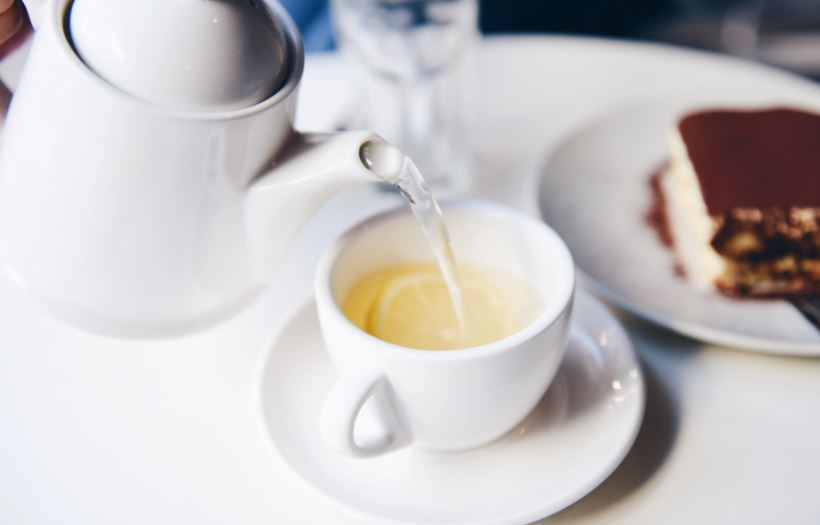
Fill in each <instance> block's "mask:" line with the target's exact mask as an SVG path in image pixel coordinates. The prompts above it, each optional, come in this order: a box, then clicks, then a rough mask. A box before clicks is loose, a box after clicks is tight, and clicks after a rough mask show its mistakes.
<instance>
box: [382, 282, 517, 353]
mask: <svg viewBox="0 0 820 525" xmlns="http://www.w3.org/2000/svg"><path fill="white" fill-rule="evenodd" d="M465 270H466V271H465ZM493 277H494V276H493V274H492V272H489V273H488V272H487V271H486V270H481V269H473V268H469V269H466V268H460V282H461V293H462V304H463V317H464V319H459V318H458V316H457V315H456V310H455V308H454V306H453V303H452V300H451V299H450V293H449V290H448V288H447V284H446V282H445V281H444V278H443V277H442V275H441V273H440V272H439V271H438V269H437V268H435V267H433V268H431V269H425V270H423V271H419V270H417V271H412V272H404V273H400V274H399V275H397V276H395V277H393V278H391V279H387V281H386V283H385V284H384V287H383V288H382V291H381V294H380V295H379V297H378V298H377V299H376V301H375V302H374V305H373V308H372V310H371V312H370V315H369V319H368V327H367V331H368V332H369V333H371V334H372V335H374V336H376V337H378V338H379V339H382V340H384V341H388V342H390V343H394V344H397V345H401V346H406V347H409V348H418V349H425V350H445V349H455V348H465V347H470V346H478V345H481V344H485V343H489V342H492V341H495V340H498V339H502V338H504V337H506V336H508V335H510V334H512V333H513V332H515V331H517V330H518V329H520V328H521V327H522V326H523V324H524V323H523V322H522V320H521V316H519V315H518V312H519V305H518V304H517V303H516V302H515V301H514V299H515V297H514V296H515V295H516V294H511V293H510V291H509V290H505V289H504V288H503V287H502V286H499V284H497V280H496V279H493Z"/></svg>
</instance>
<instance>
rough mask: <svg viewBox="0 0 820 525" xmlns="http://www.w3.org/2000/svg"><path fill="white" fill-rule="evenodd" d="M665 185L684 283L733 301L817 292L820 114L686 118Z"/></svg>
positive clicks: (675, 137)
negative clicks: (712, 289)
mask: <svg viewBox="0 0 820 525" xmlns="http://www.w3.org/2000/svg"><path fill="white" fill-rule="evenodd" d="M670 148H671V160H670V164H669V168H668V170H667V171H666V172H665V174H664V175H663V178H662V181H661V185H662V188H663V193H664V197H665V200H666V207H667V215H668V220H669V227H670V228H671V231H672V235H673V237H674V242H675V246H676V250H677V252H678V255H679V257H680V259H681V263H682V264H683V267H684V269H685V272H686V274H687V276H688V277H689V278H690V279H692V280H693V281H694V282H696V283H698V284H699V285H701V286H708V287H713V286H714V287H717V288H718V289H719V290H720V291H721V292H723V293H726V294H728V295H732V296H742V297H743V296H751V297H777V296H790V295H817V294H820V115H816V114H813V113H808V112H805V111H798V110H794V109H785V108H776V109H766V110H760V111H735V110H723V109H719V110H708V111H700V112H697V113H691V114H689V115H686V116H684V117H683V118H682V119H681V120H680V122H679V123H678V126H677V128H676V129H675V130H674V133H673V134H672V137H671V140H670Z"/></svg>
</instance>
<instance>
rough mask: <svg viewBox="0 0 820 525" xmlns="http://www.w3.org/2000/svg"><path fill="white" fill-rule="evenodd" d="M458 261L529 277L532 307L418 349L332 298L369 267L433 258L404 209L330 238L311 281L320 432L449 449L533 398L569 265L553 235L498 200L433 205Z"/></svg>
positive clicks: (507, 421)
mask: <svg viewBox="0 0 820 525" xmlns="http://www.w3.org/2000/svg"><path fill="white" fill-rule="evenodd" d="M443 211H444V215H445V219H446V221H447V226H448V228H449V231H450V236H451V240H452V244H453V249H454V252H455V255H456V258H457V259H458V260H459V261H463V262H469V263H474V264H479V265H482V266H485V267H492V268H497V269H499V270H504V271H506V272H508V273H510V274H512V275H514V276H516V277H517V278H519V279H522V280H524V281H525V282H527V283H528V284H529V285H530V286H531V287H532V290H533V291H534V292H535V293H536V294H537V295H538V296H539V298H540V300H541V303H542V304H543V309H542V311H541V312H540V313H539V314H538V315H537V317H536V318H535V320H534V321H532V322H531V323H530V324H528V325H527V326H525V327H524V328H523V329H521V330H520V331H518V332H516V333H514V334H512V335H510V336H508V337H506V338H504V339H501V340H499V341H495V342H492V343H489V344H485V345H482V346H477V347H473V348H465V349H458V350H436V351H430V350H417V349H411V348H405V347H401V346H397V345H394V344H391V343H388V342H385V341H382V340H380V339H377V338H376V337H374V336H372V335H370V334H368V333H366V332H364V331H363V330H361V329H360V328H358V327H357V326H355V325H354V324H353V323H352V322H351V321H350V320H348V319H347V318H346V317H345V315H344V314H343V313H342V311H341V310H340V308H339V303H340V302H341V301H343V300H344V298H345V297H346V296H347V294H348V293H349V292H350V290H351V287H352V286H353V285H354V284H355V283H356V282H358V281H359V280H360V279H361V278H362V277H364V276H365V275H368V274H370V273H372V272H374V271H375V270H378V269H379V268H382V267H385V266H390V265H395V264H402V263H414V262H423V261H431V260H432V253H431V251H430V248H429V246H428V245H427V243H426V240H425V239H424V237H423V236H422V234H421V232H420V230H419V226H418V225H417V223H416V221H415V219H414V218H413V216H412V215H411V214H410V212H409V210H408V209H407V208H406V207H405V206H402V207H400V208H399V209H396V210H393V211H389V212H386V213H382V214H380V215H377V216H375V217H372V218H370V219H368V220H366V221H364V222H363V223H361V224H359V225H358V226H356V227H354V228H353V229H352V230H350V231H349V232H347V233H346V234H345V235H344V236H342V237H341V238H340V239H338V240H337V241H336V242H335V243H334V244H333V246H331V247H330V248H329V249H328V251H327V252H326V253H325V254H324V256H323V258H322V260H321V261H320V263H319V268H318V272H317V275H316V281H315V291H316V303H317V307H318V312H319V320H320V323H321V328H322V333H323V336H324V339H325V342H326V345H327V349H328V352H329V354H330V358H331V360H332V361H333V364H334V366H335V368H336V370H337V372H338V374H339V380H338V382H337V383H336V385H335V386H334V387H333V388H332V390H331V391H330V393H329V395H328V398H327V400H326V402H325V405H324V408H323V410H322V414H321V422H320V423H321V428H322V433H323V436H324V438H325V440H326V441H327V442H328V444H329V445H331V446H332V447H333V448H335V449H336V450H338V451H339V452H342V453H345V454H348V455H351V456H357V457H368V456H375V455H379V454H383V453H385V452H388V451H391V450H395V449H398V448H401V447H403V446H407V445H412V446H416V447H419V448H422V449H426V450H432V451H442V452H444V451H458V450H465V449H470V448H473V447H477V446H480V445H483V444H485V443H489V442H490V441H493V440H495V439H497V438H499V437H501V436H502V435H504V434H505V433H506V432H508V431H509V430H511V429H512V428H513V427H514V426H515V425H516V424H517V423H519V422H520V421H521V420H522V419H523V418H524V417H525V416H526V415H527V414H528V413H529V412H530V411H531V410H532V409H533V408H534V407H535V405H536V404H537V403H538V401H539V400H540V399H541V397H542V396H543V395H544V392H545V391H546V390H547V387H548V386H549V384H550V382H551V381H552V378H553V377H554V375H555V372H556V370H557V369H558V365H559V364H560V362H561V358H562V357H563V354H564V348H565V346H566V342H567V337H568V333H569V326H570V313H571V309H572V301H573V293H574V285H575V273H574V266H573V261H572V257H571V255H570V253H569V250H568V249H567V247H566V245H565V244H564V242H563V241H562V240H561V238H560V237H559V236H558V235H557V234H556V233H555V232H554V231H553V230H552V229H550V228H549V227H548V226H546V225H545V224H543V223H542V222H540V221H537V220H534V219H532V218H529V217H527V216H525V215H523V214H521V213H519V212H517V211H514V210H512V209H509V208H505V207H503V206H499V205H496V204H491V203H487V202H481V201H454V202H450V203H446V204H445V205H444V206H443Z"/></svg>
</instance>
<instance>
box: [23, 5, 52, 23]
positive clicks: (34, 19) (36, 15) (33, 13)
mask: <svg viewBox="0 0 820 525" xmlns="http://www.w3.org/2000/svg"><path fill="white" fill-rule="evenodd" d="M46 2H48V0H23V4H24V5H25V6H26V11H28V19H29V20H31V25H32V27H34V29H37V28H38V27H40V21H41V20H42V19H43V16H44V15H45V10H46V9H45V7H46Z"/></svg>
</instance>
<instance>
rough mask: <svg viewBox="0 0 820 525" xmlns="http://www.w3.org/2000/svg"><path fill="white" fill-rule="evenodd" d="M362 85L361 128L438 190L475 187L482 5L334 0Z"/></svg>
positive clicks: (465, 0)
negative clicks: (472, 142)
mask: <svg viewBox="0 0 820 525" xmlns="http://www.w3.org/2000/svg"><path fill="white" fill-rule="evenodd" d="M332 8H333V17H334V23H335V26H336V33H337V40H338V42H339V46H340V48H341V50H342V53H343V54H344V56H345V57H346V59H347V60H348V62H349V63H350V66H351V68H352V72H353V75H354V78H355V81H356V83H357V86H356V87H357V94H358V101H357V102H358V103H357V106H356V108H355V115H354V118H353V121H354V122H353V123H354V124H355V125H356V126H361V127H367V128H369V129H372V130H374V131H376V132H377V133H379V134H381V135H382V136H383V137H384V138H385V139H386V140H387V141H389V142H391V143H393V144H395V145H396V146H398V147H400V148H401V149H403V150H404V151H405V153H407V154H408V155H410V157H412V158H413V159H414V161H415V162H416V164H417V165H418V166H419V168H420V170H421V172H422V173H423V175H424V177H425V179H426V180H427V181H428V183H430V184H431V185H432V186H433V187H435V188H436V189H445V190H450V191H453V192H458V191H461V190H463V189H465V188H466V187H467V186H468V185H469V162H470V148H469V140H468V133H467V131H468V129H469V125H470V123H469V120H470V115H471V113H472V111H471V109H472V108H471V106H472V99H473V95H474V91H473V82H472V78H471V77H472V68H473V65H472V63H473V59H472V56H471V55H472V54H473V51H474V49H475V46H476V42H477V40H478V2H477V0H333V3H332Z"/></svg>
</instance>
